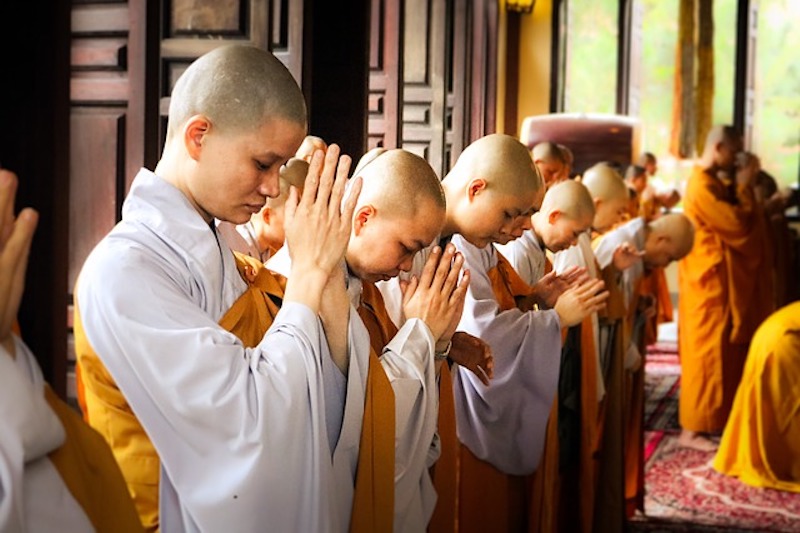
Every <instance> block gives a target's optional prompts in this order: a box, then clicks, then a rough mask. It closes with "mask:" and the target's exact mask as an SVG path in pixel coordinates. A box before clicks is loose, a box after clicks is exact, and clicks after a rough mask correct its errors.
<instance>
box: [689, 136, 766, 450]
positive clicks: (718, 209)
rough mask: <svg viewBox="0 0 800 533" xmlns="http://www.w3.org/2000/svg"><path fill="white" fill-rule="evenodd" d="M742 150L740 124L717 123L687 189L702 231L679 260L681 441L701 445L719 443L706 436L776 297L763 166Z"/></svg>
mask: <svg viewBox="0 0 800 533" xmlns="http://www.w3.org/2000/svg"><path fill="white" fill-rule="evenodd" d="M741 150H742V137H741V134H739V133H738V132H737V131H736V130H735V129H734V128H732V127H730V126H715V127H713V128H712V129H711V131H710V132H709V134H708V137H707V138H706V144H705V149H704V151H703V155H702V157H701V159H700V161H699V164H698V165H697V166H695V168H694V170H693V171H692V175H691V177H690V178H689V182H688V184H687V187H686V195H685V197H684V213H686V215H687V216H688V217H689V218H690V219H691V220H692V222H693V223H694V226H695V229H696V232H697V233H696V238H695V246H694V248H693V249H692V251H691V252H690V253H689V254H688V255H687V256H686V257H685V258H684V259H683V260H681V262H680V263H679V266H678V275H679V307H678V309H679V312H678V317H679V326H678V327H679V350H680V361H681V394H680V404H679V405H680V424H681V427H682V428H683V431H682V432H681V436H680V438H679V443H680V444H681V445H682V446H685V447H689V448H695V449H699V450H713V449H714V448H715V444H714V443H713V442H712V441H710V440H709V439H708V438H707V436H708V435H709V434H718V433H720V432H721V431H722V429H723V428H724V427H725V422H726V421H727V419H728V414H729V412H730V409H731V405H732V404H733V397H734V394H735V393H736V387H737V386H738V385H739V381H740V379H741V377H742V369H743V367H744V361H745V357H746V355H747V349H748V345H749V343H750V339H751V337H752V335H753V333H754V332H755V329H756V328H757V327H758V325H759V324H760V323H761V321H762V320H763V319H764V318H765V317H766V316H767V315H768V314H769V312H770V305H771V302H770V300H771V287H764V286H763V285H764V284H766V283H768V282H769V280H770V277H769V276H768V275H767V273H768V272H769V269H770V268H771V265H770V264H768V261H767V258H768V257H769V253H768V250H766V249H765V248H766V246H765V244H766V238H765V223H764V217H763V214H762V213H761V212H760V208H759V206H758V204H757V202H756V200H755V196H754V189H753V184H754V182H755V178H756V174H757V170H758V169H757V166H756V161H755V158H753V157H750V156H747V155H746V154H745V156H744V157H742V155H741V154H740V152H741Z"/></svg>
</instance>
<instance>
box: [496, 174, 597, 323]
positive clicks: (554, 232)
mask: <svg viewBox="0 0 800 533" xmlns="http://www.w3.org/2000/svg"><path fill="white" fill-rule="evenodd" d="M551 191H554V192H551ZM530 218H531V220H530V226H531V227H530V228H526V229H524V231H523V233H522V235H521V236H520V237H519V238H518V239H514V240H513V241H511V242H509V243H507V244H496V245H495V247H496V248H497V250H498V251H499V252H500V253H501V254H502V255H503V257H505V258H506V259H508V261H509V263H511V266H513V267H514V271H515V272H516V273H517V274H518V275H519V276H520V278H522V280H523V281H524V282H525V283H527V284H528V285H530V286H531V287H533V288H534V290H535V293H536V294H539V295H540V298H538V300H537V302H536V303H537V304H539V305H541V306H547V307H551V308H552V307H553V305H554V304H555V300H556V299H557V297H558V295H559V294H560V293H561V292H562V291H561V290H555V291H553V289H555V288H556V287H557V286H562V285H563V283H564V282H565V283H566V285H570V284H571V283H572V281H573V280H575V279H579V277H580V276H581V275H582V274H583V273H584V272H585V269H580V268H578V267H575V268H574V269H571V270H570V271H569V272H565V273H563V274H562V275H561V276H558V275H556V274H555V273H553V272H552V264H550V260H549V259H548V258H547V256H546V252H547V251H550V252H551V253H557V252H560V251H561V250H565V249H567V248H569V247H570V246H572V245H574V244H575V243H576V242H577V241H578V237H579V236H580V235H581V234H582V233H584V232H585V231H587V230H588V229H589V228H590V227H591V224H592V220H593V218H594V204H593V203H592V198H591V196H589V192H588V191H587V190H586V187H584V186H583V185H581V184H580V183H578V182H572V181H565V182H560V183H557V184H555V185H553V187H552V188H551V189H549V190H548V191H547V193H546V194H545V195H544V199H543V201H542V203H541V208H540V209H539V210H537V211H536V212H535V213H533V215H531V217H530ZM540 283H541V286H540V287H539V289H538V290H537V285H538V284H540Z"/></svg>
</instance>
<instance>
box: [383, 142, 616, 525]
mask: <svg viewBox="0 0 800 533" xmlns="http://www.w3.org/2000/svg"><path fill="white" fill-rule="evenodd" d="M442 186H443V187H444V190H445V197H446V199H447V214H446V222H445V226H444V229H443V231H442V234H441V239H440V241H439V242H440V243H444V242H447V241H451V242H452V243H453V244H454V245H455V246H456V248H457V249H458V250H459V251H461V253H462V254H464V257H465V265H466V266H467V268H468V269H469V270H470V275H471V277H470V285H469V289H468V291H467V297H466V302H465V308H464V314H463V315H462V319H461V322H460V323H459V326H458V328H457V329H458V330H459V331H465V332H467V333H471V334H473V335H475V336H478V337H480V338H482V339H483V340H484V341H485V342H487V343H488V344H489V346H490V347H491V348H492V353H493V355H494V358H495V363H494V380H493V381H492V384H491V385H490V386H488V387H487V386H486V385H485V384H484V383H483V382H482V380H480V379H478V378H477V376H475V374H473V373H470V372H467V371H466V370H465V369H463V368H462V367H460V366H454V367H453V370H452V372H453V394H454V396H455V415H456V427H457V431H458V440H459V442H460V445H459V448H458V458H457V459H458V460H457V468H458V476H457V480H458V482H457V494H458V498H457V499H456V501H455V504H457V508H456V509H454V510H450V511H449V515H450V516H451V521H450V522H449V523H448V522H447V521H442V522H437V527H436V528H435V529H434V530H436V531H439V530H444V531H452V530H454V529H455V527H456V524H457V525H458V530H459V531H484V530H486V528H495V529H498V530H509V529H512V530H513V529H515V528H519V527H521V524H524V522H525V521H526V518H525V515H526V513H527V510H526V508H527V504H526V502H525V481H524V477H523V476H524V475H526V474H530V473H531V472H532V471H533V470H534V469H535V468H536V466H537V465H538V463H539V459H540V457H541V450H542V447H543V442H544V430H545V426H546V424H547V417H548V413H549V411H550V408H551V406H552V402H553V399H554V398H555V391H556V387H557V383H558V364H559V359H560V349H561V327H562V325H565V326H566V325H569V324H572V323H575V322H576V321H578V322H579V321H580V320H581V319H582V318H583V316H585V315H586V314H588V313H590V312H592V311H593V310H595V309H596V308H598V307H599V306H601V305H602V302H603V300H604V299H605V294H603V293H600V294H597V293H598V291H599V290H600V288H601V284H600V283H595V284H584V285H581V286H580V287H577V288H572V289H569V290H567V291H565V292H564V293H563V294H562V295H561V297H560V298H559V299H558V302H557V303H556V305H555V309H553V310H548V311H532V310H531V311H521V310H519V309H517V307H516V301H515V298H514V297H515V295H519V296H527V295H529V294H530V290H531V289H530V287H529V286H528V285H527V284H526V283H524V282H523V281H522V280H521V279H519V277H518V276H516V275H515V274H514V273H513V269H512V268H511V267H510V265H508V263H507V262H506V261H505V260H504V259H503V260H502V261H503V263H502V266H500V267H498V261H499V259H498V257H499V254H498V253H497V252H496V250H495V249H494V247H493V243H503V244H505V243H507V242H509V241H510V240H512V239H513V238H516V237H519V236H520V235H521V234H522V231H523V227H524V225H525V224H526V223H527V224H529V223H530V216H531V214H532V212H533V210H534V202H535V200H536V196H537V194H538V193H539V191H540V190H541V189H542V187H543V183H542V182H541V179H540V178H539V175H538V174H537V173H536V171H535V170H534V168H533V165H532V161H531V158H530V155H529V153H528V152H527V150H526V149H525V147H524V146H523V145H522V144H521V143H520V142H519V141H518V140H516V139H515V138H513V137H511V136H508V135H502V134H493V135H488V136H486V137H482V138H481V139H478V140H477V141H475V142H473V143H472V144H470V145H469V146H468V147H467V148H466V149H465V150H464V152H462V154H461V156H460V157H459V159H458V161H457V162H456V164H455V166H454V167H453V169H452V170H451V171H450V172H449V173H448V175H447V176H446V177H445V179H444V180H443V181H442ZM426 250H427V252H425V251H424V253H423V254H420V259H421V258H424V257H426V253H430V248H429V249H426ZM420 259H415V263H416V262H417V261H419V260H420ZM416 268H417V267H416V266H415V268H412V272H415V271H417V270H416ZM500 269H502V272H501V271H500ZM384 288H386V287H384ZM495 289H496V290H497V291H498V292H495ZM387 292H389V293H390V296H389V298H391V291H388V290H387ZM384 294H386V292H384ZM500 298H501V299H500ZM478 315H480V316H478ZM440 387H442V389H443V390H444V381H443V384H442V385H440ZM442 401H444V400H442ZM520 421H523V422H522V423H520ZM440 424H441V420H440ZM437 468H438V466H437ZM487 492H488V495H489V497H490V501H488V502H487V501H486V500H485V499H484V498H485V496H486V494H487ZM440 510H441V509H440V508H439V507H438V506H437V510H436V513H439V511H440ZM443 511H448V510H446V509H445V510H443ZM436 513H435V514H434V519H435V518H436V516H437V515H436ZM432 527H433V525H432Z"/></svg>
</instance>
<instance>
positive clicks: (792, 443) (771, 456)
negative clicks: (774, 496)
mask: <svg viewBox="0 0 800 533" xmlns="http://www.w3.org/2000/svg"><path fill="white" fill-rule="evenodd" d="M799 390H800V302H795V303H793V304H789V305H787V306H785V307H783V308H782V309H780V310H778V311H776V312H775V313H773V314H772V315H771V316H770V317H769V318H768V319H767V320H765V321H764V323H763V324H762V325H761V326H760V327H759V328H758V330H757V331H756V334H755V336H754V337H753V341H752V343H751V345H750V351H749V353H748V356H747V362H746V363H745V368H744V374H743V376H742V382H741V384H740V385H739V388H738V390H737V392H736V398H735V399H734V403H733V409H732V410H731V414H730V417H729V418H728V423H727V425H726V426H725V431H724V432H723V434H722V441H721V442H720V446H719V451H718V452H717V455H716V457H715V458H714V468H715V469H716V470H718V471H719V472H721V473H723V474H727V475H729V476H735V477H738V478H739V479H740V480H741V481H742V482H744V483H747V484H748V485H752V486H755V487H766V488H772V489H777V490H786V491H792V492H800V395H798V394H797V391H799Z"/></svg>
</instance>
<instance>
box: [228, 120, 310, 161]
mask: <svg viewBox="0 0 800 533" xmlns="http://www.w3.org/2000/svg"><path fill="white" fill-rule="evenodd" d="M305 134H306V128H305V125H304V124H300V123H297V122H293V121H291V120H287V119H283V118H273V119H270V120H267V121H264V122H262V123H261V125H260V126H258V127H257V128H255V129H252V130H248V131H244V132H241V135H240V137H241V138H244V139H246V140H247V147H248V149H249V150H251V151H253V152H255V153H256V155H258V154H261V155H265V156H266V155H268V154H275V155H278V156H281V157H285V158H286V159H288V158H290V157H291V156H293V155H294V153H295V151H296V150H297V148H298V147H299V146H300V143H301V142H302V141H303V137H305Z"/></svg>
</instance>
